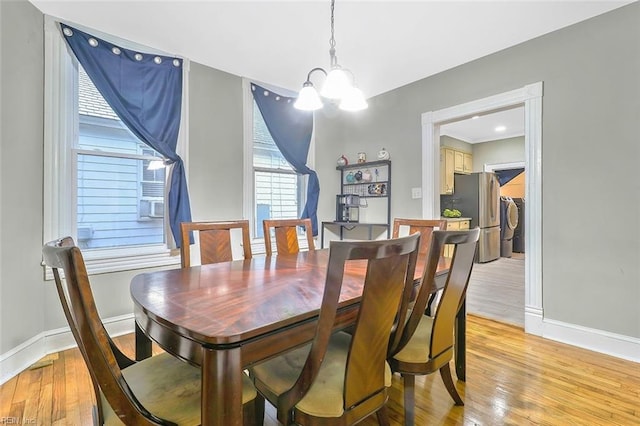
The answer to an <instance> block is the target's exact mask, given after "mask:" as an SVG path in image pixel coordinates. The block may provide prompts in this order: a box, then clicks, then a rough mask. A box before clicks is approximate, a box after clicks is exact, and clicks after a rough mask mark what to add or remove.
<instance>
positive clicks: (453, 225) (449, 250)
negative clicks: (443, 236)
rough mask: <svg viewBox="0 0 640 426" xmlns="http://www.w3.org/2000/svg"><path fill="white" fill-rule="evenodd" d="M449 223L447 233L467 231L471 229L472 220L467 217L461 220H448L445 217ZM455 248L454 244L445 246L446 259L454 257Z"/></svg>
mask: <svg viewBox="0 0 640 426" xmlns="http://www.w3.org/2000/svg"><path fill="white" fill-rule="evenodd" d="M442 219H445V220H446V221H447V231H465V230H468V229H469V224H470V223H471V219H469V218H466V217H460V218H454V219H452V218H447V217H443V218H442ZM453 248H454V246H453V245H452V244H447V245H445V246H444V254H443V256H444V257H453Z"/></svg>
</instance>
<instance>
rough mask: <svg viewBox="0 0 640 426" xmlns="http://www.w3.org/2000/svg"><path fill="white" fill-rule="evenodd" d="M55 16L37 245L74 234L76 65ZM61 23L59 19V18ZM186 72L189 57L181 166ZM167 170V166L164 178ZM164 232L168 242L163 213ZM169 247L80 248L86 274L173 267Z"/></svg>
mask: <svg viewBox="0 0 640 426" xmlns="http://www.w3.org/2000/svg"><path fill="white" fill-rule="evenodd" d="M60 21H61V20H60V19H57V18H53V17H51V16H47V15H45V19H44V34H45V69H44V71H45V76H44V78H45V99H44V101H45V103H44V200H43V202H44V228H43V243H45V242H47V241H52V240H55V239H57V238H61V237H64V236H71V237H73V238H74V239H76V238H77V235H76V233H77V229H76V228H77V227H76V214H75V211H74V208H75V207H74V206H75V205H76V202H77V200H75V199H74V197H75V194H76V192H77V191H76V190H77V188H76V186H77V184H76V181H75V179H74V176H75V170H76V169H75V155H74V154H73V151H72V148H73V144H74V141H76V140H77V139H78V111H77V102H76V99H77V95H78V94H77V90H78V89H77V69H76V67H75V65H74V59H73V58H72V54H71V53H70V49H68V47H67V45H66V42H65V41H64V40H63V39H62V37H61V35H60V30H59V27H58V25H57V22H60ZM62 22H64V21H62ZM69 25H71V26H73V27H75V28H78V29H80V30H82V31H85V32H88V33H91V34H94V35H96V36H98V37H100V38H103V39H105V40H109V41H110V42H113V43H114V44H118V45H120V46H124V47H127V48H130V49H139V50H143V51H145V52H149V53H157V54H162V55H166V53H164V52H159V51H157V50H155V49H152V48H149V47H146V46H141V45H138V44H135V43H133V42H130V41H127V40H122V39H118V38H116V37H114V36H110V35H106V34H103V33H100V32H99V31H96V30H93V29H87V28H84V27H82V26H80V25H77V24H74V23H69ZM188 74H189V61H188V60H187V59H184V58H183V83H182V84H183V85H182V114H181V121H180V131H179V135H178V144H177V153H178V155H180V157H181V158H182V159H183V162H184V167H185V170H186V169H187V156H186V153H187V152H188V140H189V139H188V128H189V125H188V123H189V121H188V118H189V111H188V105H189V102H188V94H189V85H188V81H189V79H188ZM169 174H170V170H169V169H168V170H167V176H168V175H169ZM165 235H166V239H167V241H172V236H171V232H170V230H169V226H168V218H166V217H165ZM170 247H171V245H169V246H167V245H164V244H155V245H141V246H135V247H122V248H108V249H92V250H86V251H84V252H83V257H84V259H85V265H86V267H87V272H88V273H89V275H92V274H99V273H109V272H119V271H127V270H134V269H141V268H151V267H162V266H175V265H179V264H180V259H179V256H177V254H178V253H177V251H176V250H172V249H171V248H170ZM45 279H53V274H52V272H51V270H50V268H45Z"/></svg>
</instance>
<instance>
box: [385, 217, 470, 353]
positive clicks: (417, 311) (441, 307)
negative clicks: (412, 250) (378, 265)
mask: <svg viewBox="0 0 640 426" xmlns="http://www.w3.org/2000/svg"><path fill="white" fill-rule="evenodd" d="M479 236H480V229H479V228H475V229H472V230H470V231H433V234H432V235H431V244H430V248H429V252H428V257H427V261H426V265H425V268H424V271H423V275H422V280H421V285H420V289H419V291H418V295H417V297H416V299H415V304H414V305H413V307H412V309H411V311H410V314H409V318H408V320H407V321H406V322H405V326H404V327H402V328H399V329H398V333H400V334H396V336H395V338H392V343H391V349H390V352H389V354H390V356H393V355H395V354H396V353H398V352H399V351H400V350H401V349H402V348H403V347H404V346H405V345H406V344H407V342H408V341H409V339H410V338H411V336H412V335H413V333H414V332H415V330H416V328H417V327H418V324H419V322H420V319H421V317H422V316H423V315H424V311H425V308H426V306H427V302H428V299H429V296H430V294H431V293H432V286H433V284H434V280H435V277H436V271H437V268H438V263H439V261H440V255H441V253H442V250H443V248H444V245H445V244H453V245H454V246H455V248H454V252H453V257H452V258H451V265H450V267H449V270H448V272H447V276H446V282H445V286H444V289H443V292H442V296H441V298H440V303H439V304H438V308H437V311H436V314H435V318H434V320H433V329H432V332H431V343H430V345H429V357H430V358H435V357H437V356H438V355H440V354H442V353H443V352H445V351H447V350H448V349H450V348H452V347H453V328H454V322H455V317H456V314H457V313H458V309H459V307H460V304H461V303H462V300H463V298H464V296H465V292H466V291H467V286H468V284H469V277H470V276H471V270H472V268H473V258H474V256H475V252H476V246H477V243H478V238H479ZM401 309H403V310H406V309H408V306H403V307H401Z"/></svg>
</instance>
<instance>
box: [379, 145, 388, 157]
mask: <svg viewBox="0 0 640 426" xmlns="http://www.w3.org/2000/svg"><path fill="white" fill-rule="evenodd" d="M388 159H389V152H388V151H386V150H385V149H384V148H382V149H381V150H380V151H378V160H388Z"/></svg>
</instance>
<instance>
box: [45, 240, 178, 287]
mask: <svg viewBox="0 0 640 426" xmlns="http://www.w3.org/2000/svg"><path fill="white" fill-rule="evenodd" d="M83 257H84V263H85V266H86V268H87V273H88V274H89V275H96V274H107V273H111V272H123V271H131V270H136V269H145V268H159V267H166V266H180V255H179V253H178V252H172V251H171V250H168V249H167V248H165V247H162V248H159V247H143V248H139V247H138V248H135V249H126V250H123V249H115V250H95V251H91V250H86V251H84V252H83ZM52 279H53V272H52V270H51V268H49V267H45V280H52Z"/></svg>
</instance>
